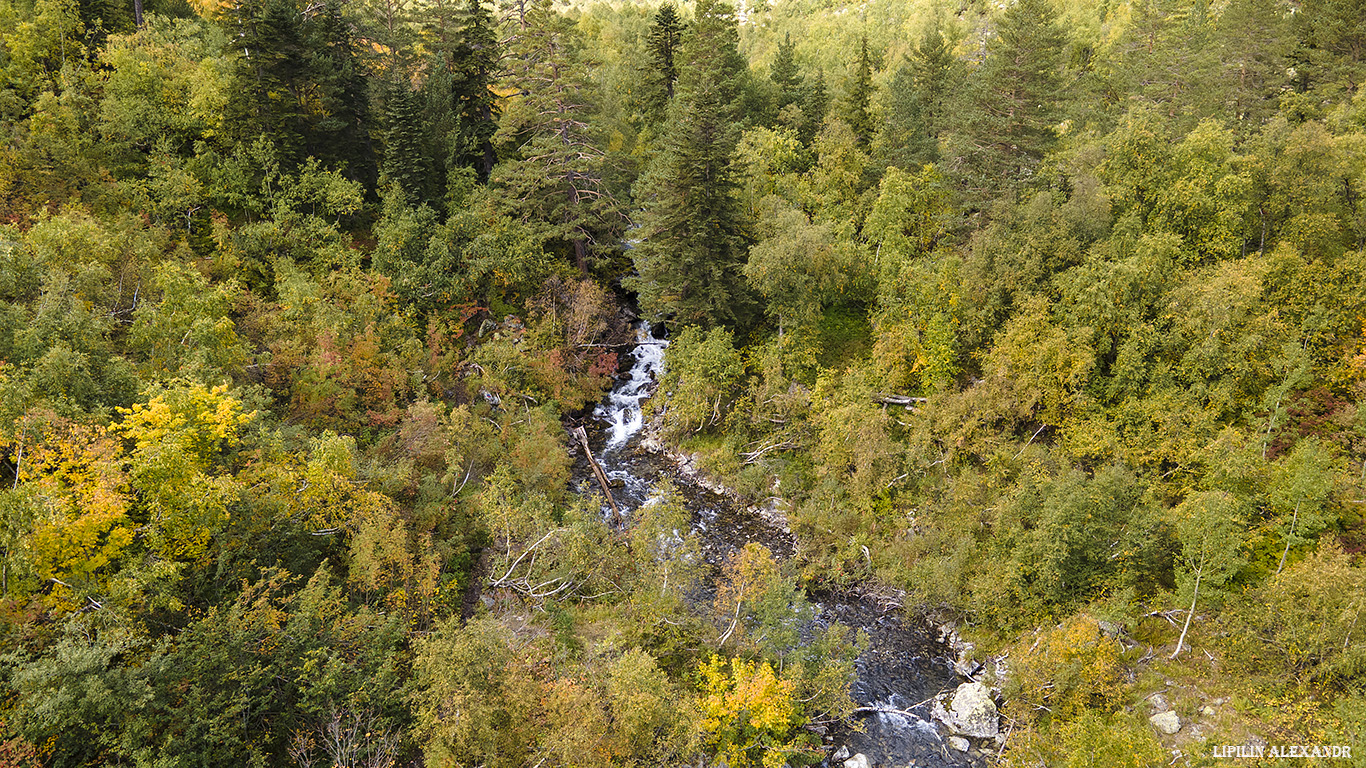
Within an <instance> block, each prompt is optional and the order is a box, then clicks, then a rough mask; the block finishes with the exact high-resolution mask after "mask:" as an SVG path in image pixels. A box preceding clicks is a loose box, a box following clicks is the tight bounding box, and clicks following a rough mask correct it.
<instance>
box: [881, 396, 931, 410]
mask: <svg viewBox="0 0 1366 768" xmlns="http://www.w3.org/2000/svg"><path fill="white" fill-rule="evenodd" d="M873 402H875V403H882V404H883V405H904V406H906V407H907V408H910V407H911V406H912V405H914V404H915V403H925V402H929V398H928V397H911V396H909V395H885V394H882V393H878V394H875V395H873Z"/></svg>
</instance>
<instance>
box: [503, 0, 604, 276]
mask: <svg viewBox="0 0 1366 768" xmlns="http://www.w3.org/2000/svg"><path fill="white" fill-rule="evenodd" d="M526 25H527V26H526V28H525V29H524V30H523V31H522V34H521V35H520V36H519V38H518V40H517V43H516V50H515V56H513V57H512V58H513V61H514V62H516V63H515V64H514V66H515V69H514V71H513V73H512V76H513V82H514V83H515V84H516V85H517V86H519V87H520V93H521V99H520V100H518V101H514V102H513V105H512V106H511V107H509V109H508V112H507V114H506V116H505V117H504V120H503V123H504V124H503V126H502V131H503V132H504V133H505V134H508V135H510V136H513V137H515V141H516V143H517V154H518V156H519V157H517V158H516V159H514V160H511V161H508V162H505V163H503V164H501V165H499V166H498V168H497V169H496V170H495V172H494V175H493V178H492V180H491V182H492V183H491V186H494V187H496V188H497V189H499V190H501V191H502V192H503V193H504V198H503V200H504V203H505V204H506V205H507V206H508V207H510V208H511V209H512V210H513V211H514V212H515V213H516V214H517V215H518V216H519V217H520V218H521V220H522V221H523V222H524V223H526V224H527V225H528V226H529V227H530V228H531V229H532V231H534V232H537V233H538V234H539V235H540V236H541V237H542V238H543V239H544V240H545V241H546V242H547V244H548V245H550V246H551V248H552V249H557V248H556V246H557V244H558V245H559V246H562V249H563V251H564V254H563V255H565V256H569V257H571V258H572V259H573V261H574V263H575V265H576V266H577V267H578V269H579V272H580V274H582V275H584V276H587V274H588V267H589V258H590V256H591V255H592V251H593V250H594V249H595V248H597V247H598V246H599V244H607V245H609V246H610V245H614V244H615V243H616V241H617V240H618V239H619V237H620V235H621V232H622V230H623V229H624V224H625V217H624V216H623V214H622V212H621V210H620V206H618V205H617V203H616V200H615V199H614V198H613V196H612V194H611V193H610V191H609V190H608V189H607V186H606V184H605V183H604V182H603V173H602V166H603V163H604V161H605V157H606V155H605V153H604V152H603V151H602V149H601V147H600V144H599V142H598V141H597V140H596V136H595V135H594V134H593V130H592V125H591V122H590V119H591V117H592V116H593V114H594V113H595V112H596V104H595V98H594V90H593V87H592V84H591V78H590V76H589V71H588V67H589V65H590V61H589V57H588V54H587V51H586V50H585V48H584V43H583V40H582V39H580V37H579V35H578V33H577V28H576V27H574V26H573V24H572V22H571V21H570V20H569V19H568V18H566V17H564V16H562V15H560V14H558V13H556V12H554V11H552V10H550V9H548V8H546V7H544V6H535V7H532V8H530V9H529V10H528V12H527V15H526ZM557 250H558V249H557Z"/></svg>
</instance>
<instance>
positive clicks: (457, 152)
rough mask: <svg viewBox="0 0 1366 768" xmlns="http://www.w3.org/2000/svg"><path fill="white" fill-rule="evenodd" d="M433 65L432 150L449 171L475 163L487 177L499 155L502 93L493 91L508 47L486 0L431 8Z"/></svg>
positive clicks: (428, 91) (429, 87)
mask: <svg viewBox="0 0 1366 768" xmlns="http://www.w3.org/2000/svg"><path fill="white" fill-rule="evenodd" d="M428 13H429V16H428V22H427V34H428V35H429V36H430V37H431V38H432V40H433V43H432V48H433V56H432V64H431V68H430V74H429V75H428V77H427V80H426V82H425V83H424V84H423V92H424V96H425V101H426V104H427V117H426V121H427V124H428V126H429V127H428V131H429V133H430V134H431V135H430V137H429V141H431V143H432V149H431V150H429V151H430V152H431V153H432V155H433V156H435V157H436V158H437V159H438V160H439V161H440V162H441V164H442V165H444V166H445V168H444V170H445V171H446V172H447V173H449V171H452V170H455V169H459V168H472V169H474V170H476V171H477V172H478V174H479V178H480V179H483V180H487V179H488V177H489V174H491V173H492V172H493V166H494V163H495V162H496V161H497V154H496V152H495V151H494V147H493V135H494V133H496V132H497V131H498V115H499V107H498V97H497V95H496V94H495V93H494V92H493V84H494V81H495V80H496V79H497V77H498V74H499V70H498V66H499V59H500V58H501V56H502V50H501V47H500V45H499V43H498V37H497V34H496V33H495V31H494V25H493V13H492V11H490V10H489V8H488V7H487V6H485V5H484V3H483V0H455V4H447V2H445V0H440V1H439V2H436V3H433V5H432V6H431V8H430V10H429V11H428Z"/></svg>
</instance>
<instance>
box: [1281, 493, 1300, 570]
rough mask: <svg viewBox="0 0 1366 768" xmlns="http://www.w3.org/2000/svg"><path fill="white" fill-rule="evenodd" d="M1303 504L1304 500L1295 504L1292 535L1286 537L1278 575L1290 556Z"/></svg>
mask: <svg viewBox="0 0 1366 768" xmlns="http://www.w3.org/2000/svg"><path fill="white" fill-rule="evenodd" d="M1302 503H1304V499H1300V500H1299V501H1297V502H1295V516H1294V517H1292V518H1290V533H1288V534H1286V536H1285V551H1284V552H1282V553H1281V564H1280V565H1278V566H1276V573H1277V574H1279V573H1280V572H1281V569H1282V568H1284V567H1285V556H1286V555H1288V554H1290V537H1291V536H1294V535H1295V523H1298V522H1299V521H1300V504H1302Z"/></svg>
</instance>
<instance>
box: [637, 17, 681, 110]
mask: <svg viewBox="0 0 1366 768" xmlns="http://www.w3.org/2000/svg"><path fill="white" fill-rule="evenodd" d="M682 43H683V20H682V19H680V18H679V17H678V9H676V8H674V4H673V3H665V4H664V5H662V6H660V8H659V10H658V11H656V12H655V19H654V23H652V24H651V25H650V35H649V37H648V38H647V39H646V43H645V44H646V47H647V48H648V49H649V51H650V62H649V65H648V68H647V69H646V71H645V73H644V75H645V76H644V80H645V93H644V96H643V98H642V99H641V102H642V104H643V106H644V108H645V112H646V114H647V115H648V116H649V118H650V120H652V121H653V122H661V121H663V120H664V118H665V117H667V116H668V112H669V100H670V99H672V98H673V96H674V84H675V83H676V82H678V64H677V62H676V61H675V58H676V57H677V56H678V49H679V46H680V45H682Z"/></svg>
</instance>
